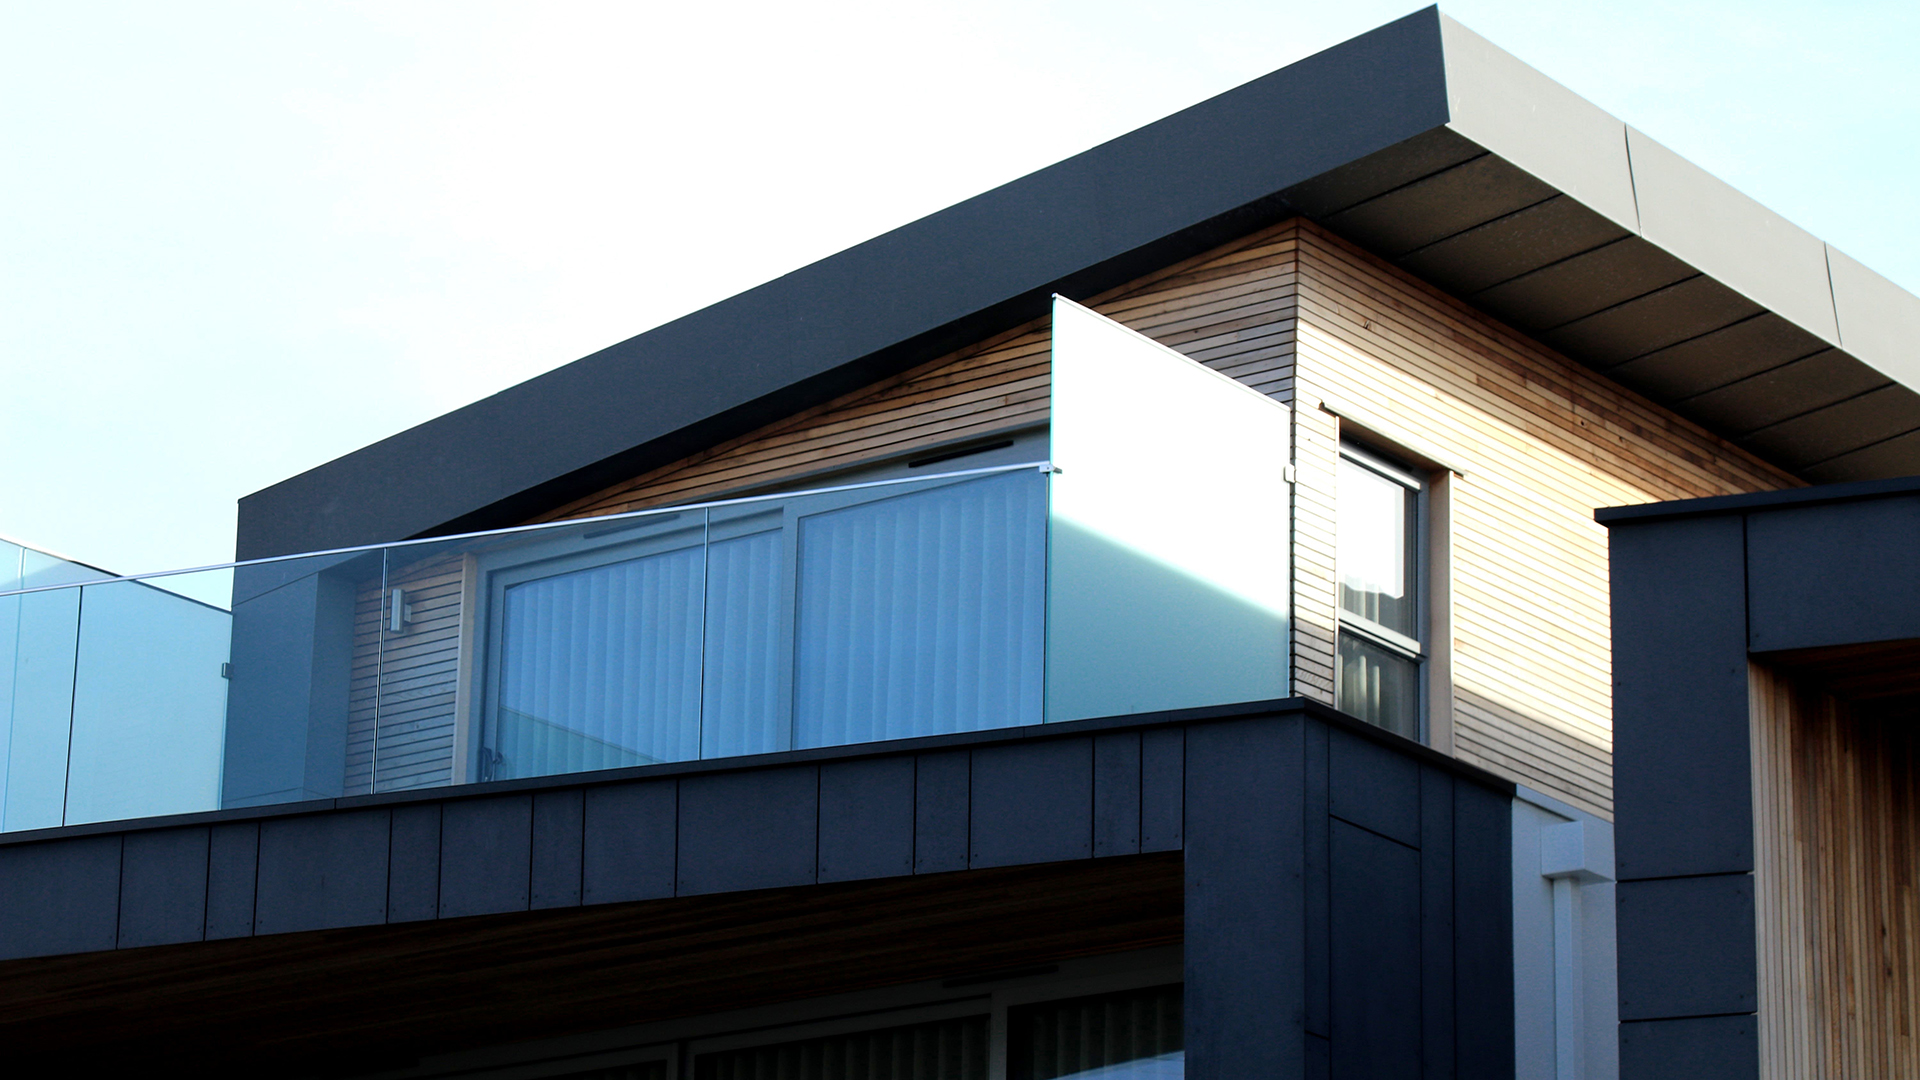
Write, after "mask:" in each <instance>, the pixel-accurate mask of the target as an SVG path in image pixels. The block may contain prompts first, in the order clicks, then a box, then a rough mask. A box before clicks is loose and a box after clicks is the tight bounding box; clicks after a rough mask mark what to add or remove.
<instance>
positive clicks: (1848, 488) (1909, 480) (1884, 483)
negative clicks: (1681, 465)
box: [1593, 476, 1920, 526]
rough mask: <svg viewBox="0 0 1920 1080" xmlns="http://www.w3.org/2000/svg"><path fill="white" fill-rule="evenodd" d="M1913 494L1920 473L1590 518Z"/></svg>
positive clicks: (1918, 489) (1697, 513)
mask: <svg viewBox="0 0 1920 1080" xmlns="http://www.w3.org/2000/svg"><path fill="white" fill-rule="evenodd" d="M1916 493H1920V476H1895V477H1889V478H1887V479H1884V480H1856V481H1854V482H1853V483H1850V484H1819V485H1816V486H1814V487H1801V488H1787V489H1786V490H1784V491H1754V492H1748V493H1745V494H1741V495H1710V496H1708V497H1706V498H1703V499H1675V500H1673V501H1671V502H1657V503H1636V504H1634V505H1632V506H1606V507H1601V508H1600V509H1598V510H1595V511H1594V512H1593V520H1595V521H1597V522H1599V523H1600V524H1602V525H1609V526H1611V525H1620V524H1628V523H1633V522H1641V521H1664V520H1671V519H1673V518H1685V517H1707V516H1711V515H1714V514H1744V513H1748V512H1749V511H1753V510H1775V509H1779V508H1781V507H1788V506H1817V505H1821V504H1826V503H1841V502H1861V501H1864V500H1867V499H1884V498H1888V497H1892V496H1901V495H1913V494H1916Z"/></svg>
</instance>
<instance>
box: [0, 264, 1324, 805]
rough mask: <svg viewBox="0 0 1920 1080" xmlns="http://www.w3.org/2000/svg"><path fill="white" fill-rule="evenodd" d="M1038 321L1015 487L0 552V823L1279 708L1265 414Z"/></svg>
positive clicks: (969, 481)
mask: <svg viewBox="0 0 1920 1080" xmlns="http://www.w3.org/2000/svg"><path fill="white" fill-rule="evenodd" d="M1061 303H1062V304H1063V305H1064V304H1065V302H1064V301H1062V302H1061ZM1056 327H1057V328H1058V330H1057V333H1058V337H1059V340H1058V341H1057V343H1056V347H1055V380H1056V384H1057V386H1056V389H1055V395H1054V426H1053V429H1052V432H1051V451H1050V453H1051V456H1052V461H1050V462H1045V463H1041V462H1034V463H1027V464H1020V465H1008V466H997V467H993V468H984V469H972V470H960V471H954V472H948V473H944V474H941V475H935V476H918V475H915V476H909V477H905V478H894V479H885V480H879V481H874V482H868V483H859V484H847V485H841V486H833V487H822V488H816V489H813V490H807V491H797V492H788V493H778V494H771V495H760V496H754V497H748V498H739V499H729V500H724V501H717V502H710V503H701V504H694V505H685V506H676V507H665V508H661V509H657V510H646V511H640V512H636V513H630V514H623V515H618V516H611V517H601V518H592V519H587V520H583V521H576V522H565V523H555V524H548V525H538V526H528V527H523V528H517V529H507V530H501V531H495V532H486V533H477V534H471V535H465V536H459V537H450V538H444V539H430V540H422V541H411V542H406V543H399V544H392V545H386V546H379V547H368V548H360V549H352V550H343V551H332V552H322V553H316V554H311V555H302V556H293V557H287V558H278V559H267V560H259V561H254V562H247V563H238V564H233V565H230V566H223V567H215V568H209V569H203V570H198V571H193V572H181V573H176V574H166V575H146V576H141V577H136V578H110V577H108V576H106V575H104V574H101V573H99V572H97V571H93V570H91V569H89V568H85V567H80V566H78V565H77V564H73V563H60V562H59V560H53V562H52V563H46V562H45V561H44V560H42V561H41V562H38V563H32V565H29V563H30V562H32V561H31V560H29V559H28V558H27V555H37V554H38V553H34V552H21V551H20V550H19V549H11V550H13V551H14V555H13V556H9V555H8V554H7V552H6V551H0V563H4V564H5V565H4V566H0V571H4V572H6V573H7V574H8V575H9V576H7V577H5V578H0V761H4V762H5V768H4V770H3V771H0V829H5V830H21V829H34V828H44V827H50V826H57V825H63V824H78V823H82V822H92V821H107V820H119V819H124V818H132V817H144V816H152V815H161V814H174V813H184V812H192V811H200V810H211V809H215V808H218V807H240V806H260V805H269V804H278V803H288V802H297V801H302V800H310V799H332V798H339V797H342V796H352V795H361V794H367V793H372V792H390V791H401V790H408V789H416V788H433V787H442V786H447V785H455V784H467V783H476V782H484V781H492V780H510V779H515V778H522V777H537V776H548V775H555V774H561V773H573V772H581V771H588V770H596V769H614V768H626V767H632V766H642V765H650V764H657V763H663V762H681V761H690V760H696V759H710V758H729V757H738V756H742V755H751V754H763V753H771V752H778V751H785V750H794V749H805V748H812V747H830V746H840V745H848V744H854V743H867V742H878V741H884V740H891V739H901V738H908V737H916V736H927V735H939V734H948V733H954V732H966V731H979V730H985V729H991V728H1006V727H1016V726H1021V725H1029V724H1039V723H1043V722H1048V721H1063V720H1075V719H1082V718H1086V717H1093V716H1106V715H1115V714H1124V713H1138V712H1148V711H1157V710H1162V709H1175V708H1189V707H1199V706H1206V705H1219V704H1229V703H1233V702H1240V701H1249V700H1260V699H1265V698H1278V697H1283V696H1285V695H1286V693H1287V689H1288V681H1287V680H1288V670H1287V655H1288V645H1287V630H1288V618H1287V609H1286V597H1287V589H1286V583H1287V579H1288V571H1287V566H1288V563H1287V535H1286V534H1287V522H1288V520H1289V517H1288V497H1287V489H1286V487H1285V484H1284V483H1283V481H1282V480H1281V470H1282V468H1283V467H1284V465H1285V461H1286V452H1287V451H1286V447H1287V442H1288V438H1289V431H1290V428H1289V424H1290V416H1289V414H1288V412H1287V410H1286V409H1285V408H1284V407H1282V406H1280V405H1277V404H1275V403H1273V402H1271V401H1269V400H1268V399H1266V398H1264V397H1262V396H1260V395H1258V394H1256V393H1254V392H1252V391H1250V390H1247V389H1246V388H1245V387H1243V386H1240V385H1239V384H1237V383H1234V382H1232V381H1231V380H1229V379H1226V378H1224V377H1222V376H1219V375H1217V374H1214V373H1212V372H1210V371H1208V370H1206V369H1205V368H1202V367H1200V365H1198V364H1195V363H1194V362H1193V361H1190V360H1187V359H1185V358H1184V357H1180V356H1179V355H1178V354H1175V353H1172V352H1171V351H1169V350H1166V349H1164V348H1161V347H1160V346H1158V345H1155V344H1154V343H1152V342H1150V341H1147V340H1146V339H1144V338H1141V337H1139V335H1137V334H1132V332H1131V331H1127V330H1125V329H1124V328H1120V327H1118V326H1117V324H1111V323H1107V322H1106V321H1105V320H1102V319H1100V317H1099V316H1097V315H1094V314H1093V313H1091V312H1087V311H1085V310H1084V309H1079V308H1074V307H1072V306H1071V305H1066V306H1064V307H1062V308H1060V309H1059V310H1058V311H1056ZM54 564H58V565H54Z"/></svg>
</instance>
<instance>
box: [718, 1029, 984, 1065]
mask: <svg viewBox="0 0 1920 1080" xmlns="http://www.w3.org/2000/svg"><path fill="white" fill-rule="evenodd" d="M693 1075H694V1077H695V1080H985V1078H986V1075H987V1018H986V1017H984V1016H968V1017H962V1018H960V1019H958V1020H937V1021H934V1022H932V1023H926V1024H911V1025H908V1026H906V1027H897V1028H886V1029H883V1030H880V1031H857V1032H853V1033H851V1034H847V1035H829V1036H827V1037H825V1038H820V1039H803V1040H800V1041H798V1042H790V1043H777V1044H775V1045H772V1046H754V1047H749V1048H747V1049H743V1050H723V1051H720V1052H719V1053H713V1054H702V1055H700V1058H699V1060H697V1061H696V1062H694V1069H693Z"/></svg>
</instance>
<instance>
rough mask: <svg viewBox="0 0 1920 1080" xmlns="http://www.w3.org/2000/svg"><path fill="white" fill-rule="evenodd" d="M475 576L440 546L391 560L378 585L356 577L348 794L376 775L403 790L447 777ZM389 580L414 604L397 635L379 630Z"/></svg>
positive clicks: (450, 778) (388, 787) (451, 771)
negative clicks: (414, 557) (437, 552)
mask: <svg viewBox="0 0 1920 1080" xmlns="http://www.w3.org/2000/svg"><path fill="white" fill-rule="evenodd" d="M472 581H473V570H472V568H471V562H470V560H468V559H466V558H464V557H462V556H460V555H452V556H445V555H442V556H433V557H429V558H427V559H424V560H422V561H420V562H417V563H413V564H410V565H409V564H402V565H399V566H394V567H390V568H389V570H388V572H387V580H386V582H385V583H384V584H383V583H382V582H380V581H370V582H367V583H366V584H364V585H362V586H361V588H360V590H359V592H358V594H357V596H356V597H355V603H354V639H353V673H352V682H351V684H350V688H349V690H348V707H347V710H348V711H347V768H346V786H345V792H346V793H347V794H349V795H361V794H365V793H366V792H368V791H371V790H374V785H375V784H376V783H377V785H378V790H380V791H400V790H404V789H407V788H419V787H440V786H444V785H446V784H450V783H453V782H454V780H455V772H456V764H455V762H456V758H457V755H456V754H455V753H454V749H455V743H456V742H457V741H458V740H459V734H460V733H459V731H458V723H457V721H458V718H459V716H460V715H461V713H463V712H464V711H465V710H464V708H462V705H463V695H462V693H461V687H462V686H463V685H465V682H466V678H465V674H466V673H465V669H464V666H463V662H462V661H463V656H464V653H465V650H466V648H467V647H468V645H467V642H468V636H467V634H468V630H469V628H468V627H467V626H466V625H465V624H464V623H463V621H462V614H463V613H464V612H465V611H466V610H467V608H468V604H469V603H470V599H469V593H470V590H471V586H472ZM393 589H401V590H403V591H404V592H405V593H406V601H405V602H406V603H407V604H408V605H409V606H410V607H411V608H412V609H413V618H412V620H411V621H410V622H409V623H408V624H407V625H406V627H405V629H403V630H402V631H401V632H400V633H398V634H395V633H391V632H389V631H388V630H386V623H387V617H388V608H389V607H390V600H389V594H390V591H391V590H393ZM376 697H377V702H376ZM376 704H377V712H378V716H379V724H378V733H377V735H376V731H375V723H374V717H375V714H376ZM376 748H377V749H376ZM376 753H377V762H378V768H377V770H376V769H375V768H374V766H375V762H376Z"/></svg>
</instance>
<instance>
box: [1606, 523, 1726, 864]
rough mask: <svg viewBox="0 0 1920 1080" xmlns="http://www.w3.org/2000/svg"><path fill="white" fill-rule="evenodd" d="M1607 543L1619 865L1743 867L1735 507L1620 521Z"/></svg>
mask: <svg viewBox="0 0 1920 1080" xmlns="http://www.w3.org/2000/svg"><path fill="white" fill-rule="evenodd" d="M1609 548H1610V552H1611V557H1612V568H1613V569H1612V577H1613V588H1612V592H1613V670H1614V693H1613V734H1614V749H1613V763H1614V765H1613V768H1614V774H1613V778H1614V800H1615V818H1614V820H1615V825H1616V828H1617V829H1618V833H1617V845H1618V847H1617V852H1616V854H1617V857H1618V864H1617V865H1618V869H1619V876H1620V878H1621V879H1622V880H1630V879H1633V878H1643V877H1671V876H1676V875H1682V874H1702V873H1733V872H1747V871H1751V870H1752V869H1753V789H1752V777H1751V770H1752V765H1751V762H1750V760H1749V751H1748V734H1747V614H1746V581H1745V574H1744V572H1743V565H1744V562H1745V560H1744V557H1743V555H1744V540H1743V531H1742V528H1741V521H1740V519H1739V518H1738V517H1717V518H1691V519H1678V520H1665V521H1649V522H1635V523H1631V524H1629V523H1619V524H1615V525H1614V526H1613V527H1612V529H1611V530H1610V534H1609ZM1676 620H1679V622H1676ZM1680 625H1684V626H1685V632H1684V633H1676V632H1675V628H1676V626H1680Z"/></svg>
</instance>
